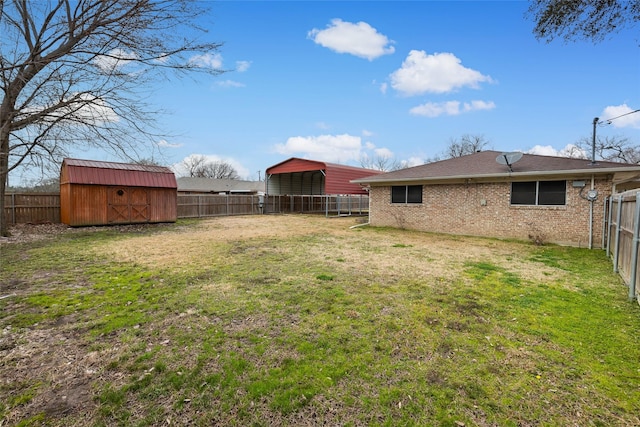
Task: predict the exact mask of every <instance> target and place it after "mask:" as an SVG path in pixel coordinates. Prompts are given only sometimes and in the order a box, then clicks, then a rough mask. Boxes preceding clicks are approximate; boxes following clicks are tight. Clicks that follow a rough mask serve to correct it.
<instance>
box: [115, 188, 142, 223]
mask: <svg viewBox="0 0 640 427" xmlns="http://www.w3.org/2000/svg"><path fill="white" fill-rule="evenodd" d="M107 193H108V205H109V206H108V207H107V221H108V222H109V224H131V223H136V222H149V220H150V209H149V192H148V191H147V189H145V188H135V187H133V188H132V187H109V189H108V192H107Z"/></svg>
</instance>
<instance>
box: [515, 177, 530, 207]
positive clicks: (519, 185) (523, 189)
mask: <svg viewBox="0 0 640 427" xmlns="http://www.w3.org/2000/svg"><path fill="white" fill-rule="evenodd" d="M511 204H512V205H535V204H536V182H535V181H528V182H512V183H511Z"/></svg>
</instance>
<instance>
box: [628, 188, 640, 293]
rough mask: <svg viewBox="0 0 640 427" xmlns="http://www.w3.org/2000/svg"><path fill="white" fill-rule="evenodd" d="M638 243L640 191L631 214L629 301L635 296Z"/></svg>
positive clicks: (639, 240)
mask: <svg viewBox="0 0 640 427" xmlns="http://www.w3.org/2000/svg"><path fill="white" fill-rule="evenodd" d="M638 245H640V192H638V193H636V211H635V215H634V216H633V247H632V248H631V276H630V279H629V301H631V300H633V299H634V298H635V296H636V279H637V276H638Z"/></svg>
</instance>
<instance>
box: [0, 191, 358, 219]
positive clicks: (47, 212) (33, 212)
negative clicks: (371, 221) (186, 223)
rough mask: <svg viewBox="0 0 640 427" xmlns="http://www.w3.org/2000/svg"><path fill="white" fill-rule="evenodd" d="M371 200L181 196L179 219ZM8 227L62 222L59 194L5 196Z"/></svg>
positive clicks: (322, 209)
mask: <svg viewBox="0 0 640 427" xmlns="http://www.w3.org/2000/svg"><path fill="white" fill-rule="evenodd" d="M368 211H369V197H368V196H361V195H353V196H349V195H346V196H336V195H323V196H279V195H275V196H272V195H269V196H258V195H238V194H231V195H225V194H215V195H213V194H211V195H209V194H206V195H184V194H179V195H178V218H205V217H214V216H231V215H257V214H263V213H323V214H325V215H327V216H328V215H365V214H367V213H368ZM4 213H5V219H6V221H7V224H9V225H14V224H26V223H46V222H51V223H58V222H60V194H58V193H11V194H7V195H6V196H5V212H4Z"/></svg>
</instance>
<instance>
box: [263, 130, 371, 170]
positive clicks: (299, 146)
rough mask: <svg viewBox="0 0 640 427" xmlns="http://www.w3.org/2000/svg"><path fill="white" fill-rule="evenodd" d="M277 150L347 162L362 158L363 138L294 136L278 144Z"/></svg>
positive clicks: (336, 161) (310, 157)
mask: <svg viewBox="0 0 640 427" xmlns="http://www.w3.org/2000/svg"><path fill="white" fill-rule="evenodd" d="M274 148H275V151H276V152H277V153H279V154H283V155H287V156H302V157H305V158H309V159H313V160H320V161H325V162H333V163H347V162H349V161H357V160H358V159H359V158H360V150H361V149H362V140H361V139H360V137H359V136H353V135H348V134H342V135H318V136H306V137H303V136H294V137H290V138H288V139H287V142H286V143H284V144H276V145H275V147H274Z"/></svg>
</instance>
